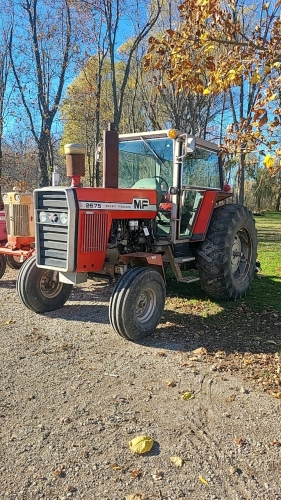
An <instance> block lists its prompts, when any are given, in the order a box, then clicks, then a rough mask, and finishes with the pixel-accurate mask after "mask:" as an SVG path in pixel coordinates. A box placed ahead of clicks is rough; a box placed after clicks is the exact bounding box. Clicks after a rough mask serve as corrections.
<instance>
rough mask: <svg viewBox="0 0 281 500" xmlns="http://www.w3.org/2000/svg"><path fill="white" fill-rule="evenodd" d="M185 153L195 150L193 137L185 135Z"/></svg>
mask: <svg viewBox="0 0 281 500" xmlns="http://www.w3.org/2000/svg"><path fill="white" fill-rule="evenodd" d="M184 149H185V154H187V153H193V151H195V137H186V140H185V141H184Z"/></svg>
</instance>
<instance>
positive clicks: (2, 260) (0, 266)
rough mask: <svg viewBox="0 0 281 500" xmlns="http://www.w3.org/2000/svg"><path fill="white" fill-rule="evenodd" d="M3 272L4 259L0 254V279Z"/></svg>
mask: <svg viewBox="0 0 281 500" xmlns="http://www.w3.org/2000/svg"><path fill="white" fill-rule="evenodd" d="M5 271H6V259H5V255H1V254H0V279H1V278H2V276H3V275H4V273H5Z"/></svg>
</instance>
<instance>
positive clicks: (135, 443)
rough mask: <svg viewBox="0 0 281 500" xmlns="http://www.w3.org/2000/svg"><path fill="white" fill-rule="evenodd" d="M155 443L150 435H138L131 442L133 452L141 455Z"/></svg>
mask: <svg viewBox="0 0 281 500" xmlns="http://www.w3.org/2000/svg"><path fill="white" fill-rule="evenodd" d="M153 444H154V441H153V439H151V437H149V436H138V437H135V438H134V439H132V441H130V442H129V446H130V449H131V451H132V452H133V453H136V454H137V455H141V454H142V453H147V452H148V451H150V450H151V448H152V446H153Z"/></svg>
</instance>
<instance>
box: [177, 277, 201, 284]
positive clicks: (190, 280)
mask: <svg viewBox="0 0 281 500" xmlns="http://www.w3.org/2000/svg"><path fill="white" fill-rule="evenodd" d="M199 279H200V278H194V276H186V277H185V278H184V277H182V278H179V279H178V282H179V283H192V282H193V281H199Z"/></svg>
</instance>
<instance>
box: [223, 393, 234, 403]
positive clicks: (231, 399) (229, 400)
mask: <svg viewBox="0 0 281 500" xmlns="http://www.w3.org/2000/svg"><path fill="white" fill-rule="evenodd" d="M235 398H236V396H235V394H233V395H232V396H229V397H228V398H227V399H226V400H225V401H226V402H227V403H232V401H235Z"/></svg>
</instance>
